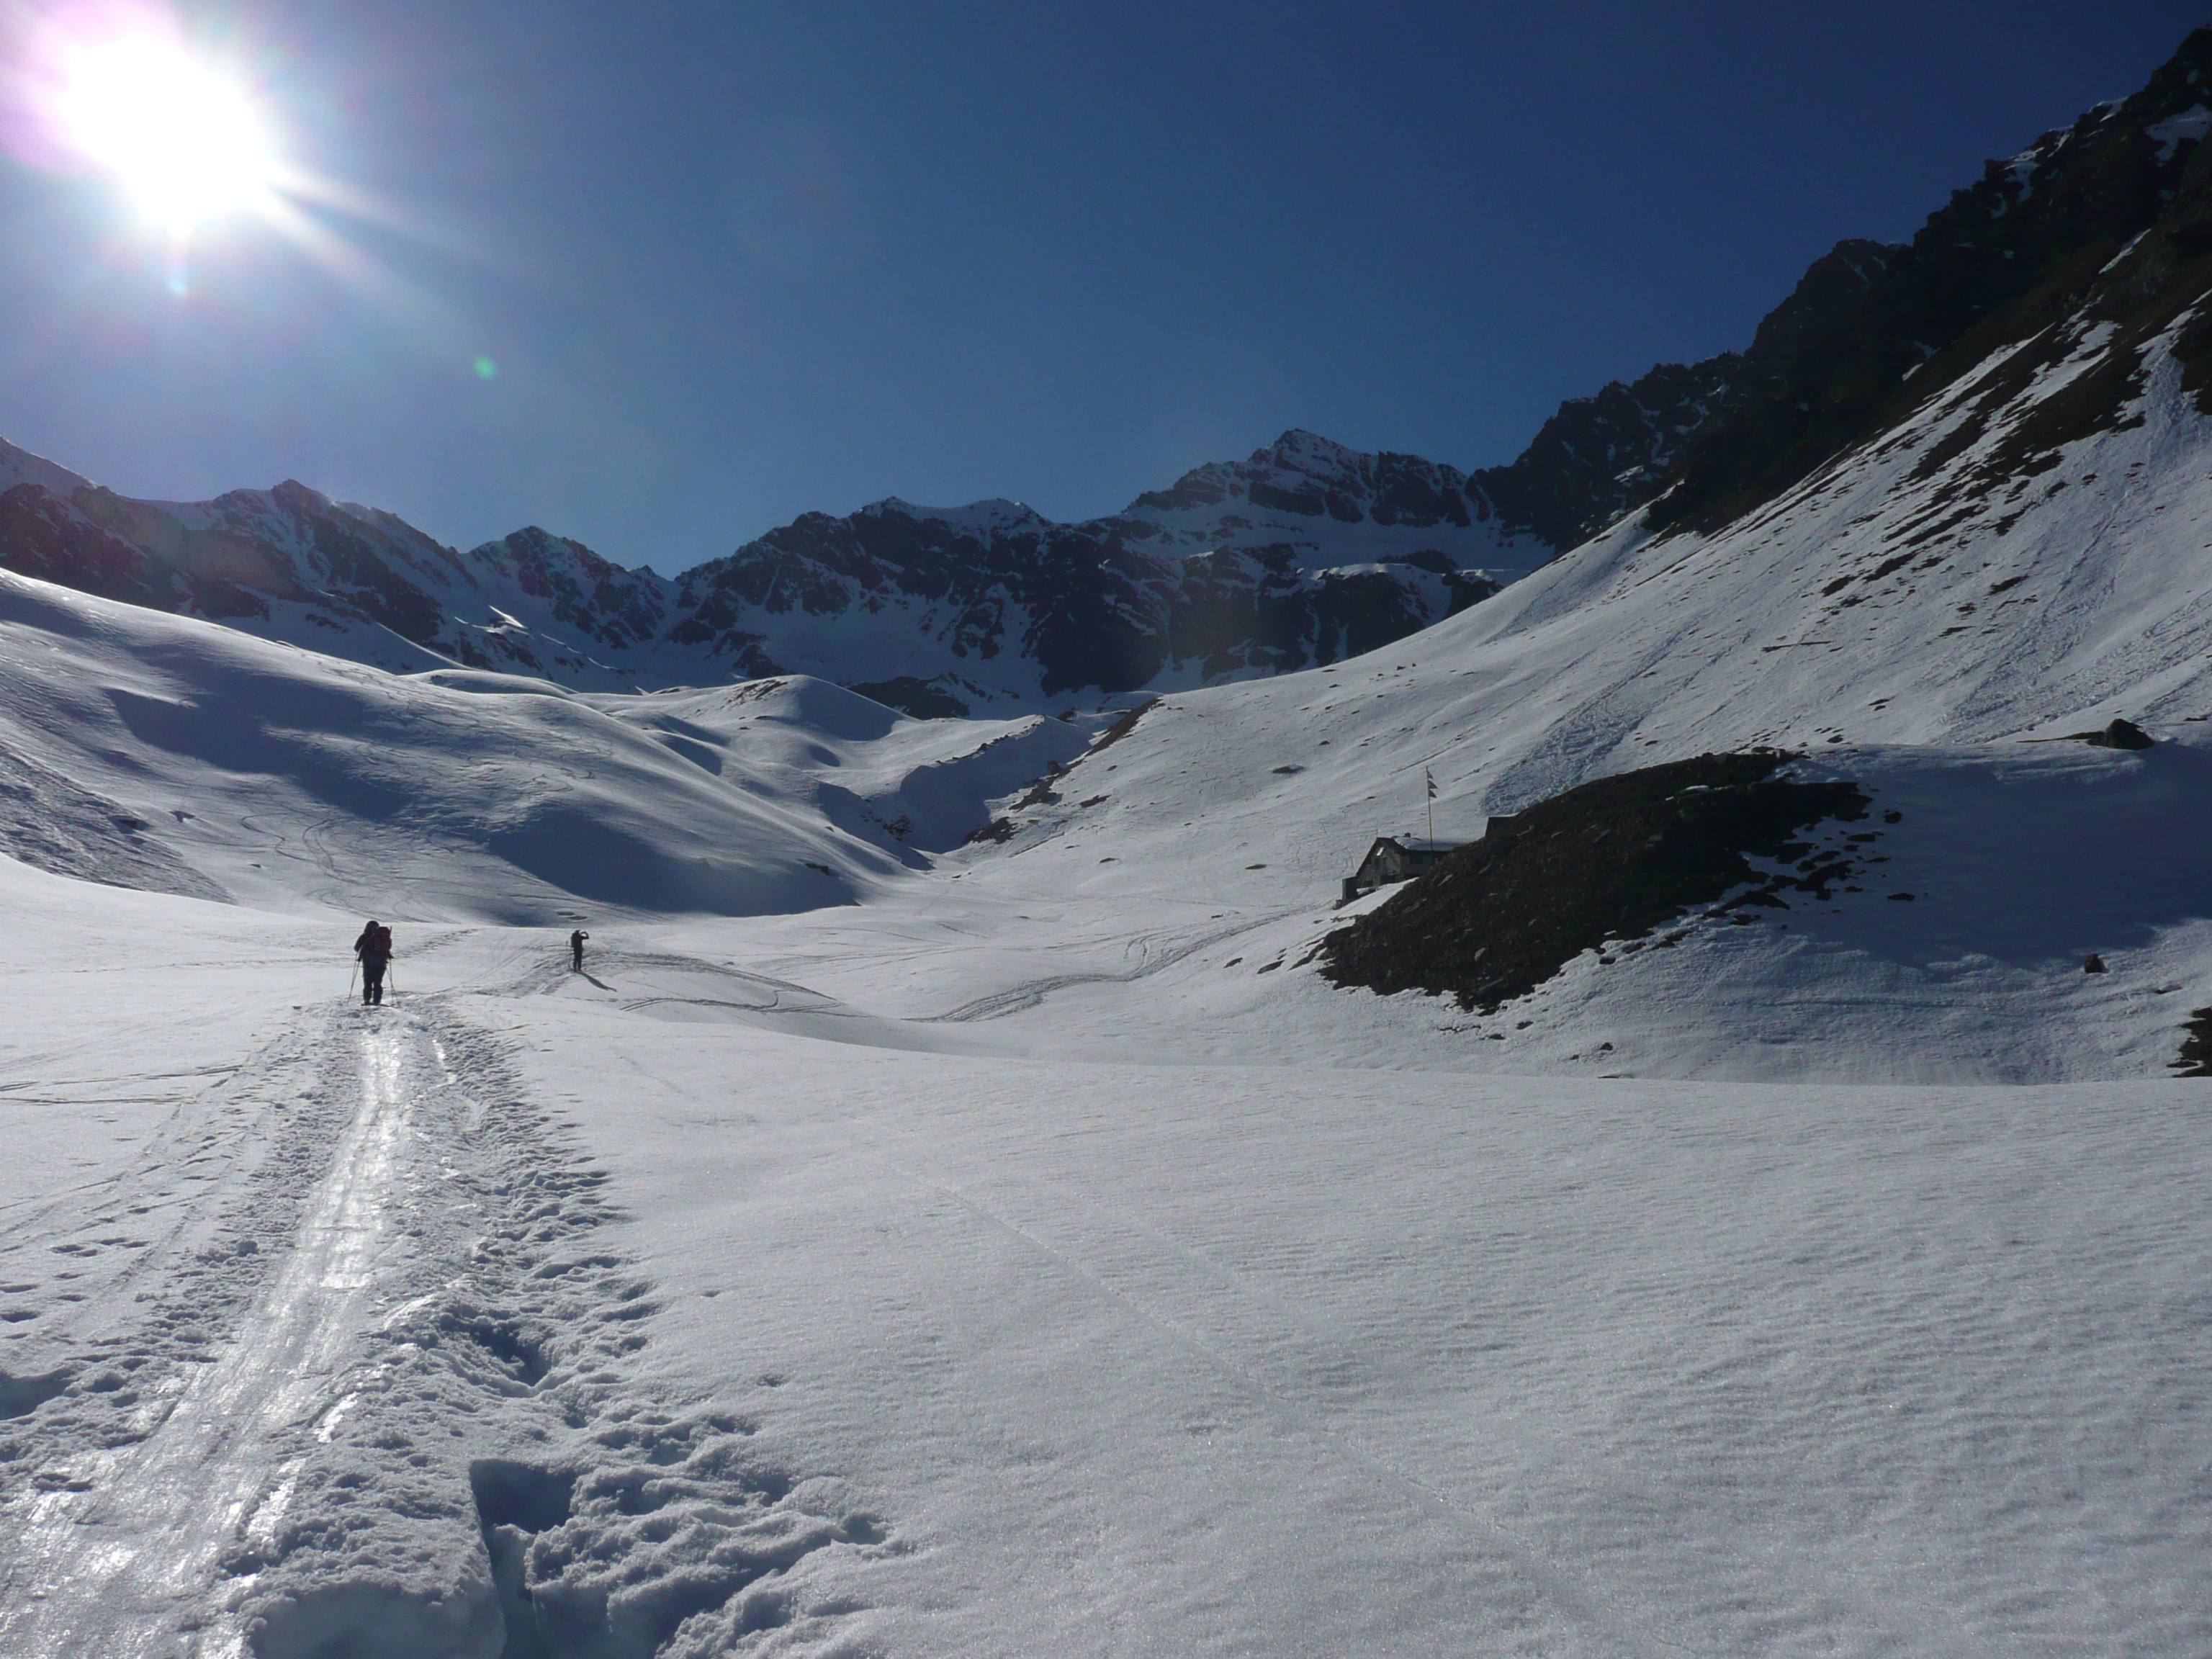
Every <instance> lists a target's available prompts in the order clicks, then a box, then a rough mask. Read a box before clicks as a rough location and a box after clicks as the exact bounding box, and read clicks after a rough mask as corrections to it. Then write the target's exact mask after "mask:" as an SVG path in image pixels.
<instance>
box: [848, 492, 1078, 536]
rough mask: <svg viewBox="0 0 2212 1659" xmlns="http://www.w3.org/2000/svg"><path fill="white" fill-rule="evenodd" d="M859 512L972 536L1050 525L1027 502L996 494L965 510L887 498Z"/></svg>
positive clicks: (976, 502)
mask: <svg viewBox="0 0 2212 1659" xmlns="http://www.w3.org/2000/svg"><path fill="white" fill-rule="evenodd" d="M860 511H861V512H862V513H872V514H874V515H876V516H878V517H891V518H900V519H914V520H936V521H937V522H939V523H940V524H949V525H951V526H952V527H953V528H954V529H956V530H958V531H960V532H963V534H966V535H969V536H990V535H995V534H998V533H1000V532H1004V531H1008V530H1017V529H1025V528H1030V527H1032V526H1044V525H1047V524H1049V523H1050V522H1051V520H1048V519H1047V518H1046V517H1045V516H1044V515H1043V514H1042V513H1039V512H1037V511H1036V509H1035V508H1034V507H1030V506H1029V505H1028V504H1027V503H1026V502H1024V501H1007V500H1006V498H1005V497H1004V496H997V495H994V496H993V497H991V498H990V499H989V500H988V501H969V503H967V505H965V506H964V507H917V506H916V505H915V503H914V502H912V501H901V500H900V499H899V498H898V497H897V496H896V495H886V496H884V499H883V500H881V501H871V502H869V503H868V504H867V505H866V507H862V508H861V509H860Z"/></svg>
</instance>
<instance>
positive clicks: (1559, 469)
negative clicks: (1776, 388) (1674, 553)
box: [1474, 240, 1897, 552]
mask: <svg viewBox="0 0 2212 1659" xmlns="http://www.w3.org/2000/svg"><path fill="white" fill-rule="evenodd" d="M1896 252H1897V250H1896V249H1894V248H1893V247H1891V246H1889V245H1888V244H1887V243H1883V242H1870V241H1864V240H1852V241H1844V242H1838V243H1837V244H1836V246H1834V248H1832V250H1831V251H1829V252H1826V253H1825V254H1823V255H1822V256H1821V257H1820V258H1818V259H1816V260H1814V262H1813V264H1812V267H1811V268H1810V269H1809V270H1807V271H1806V273H1805V275H1804V276H1802V278H1801V279H1800V280H1799V282H1798V283H1797V287H1796V290H1795V291H1794V292H1792V293H1791V295H1790V297H1789V298H1788V299H1787V300H1784V301H1783V302H1782V303H1781V304H1780V305H1779V306H1778V307H1775V308H1774V310H1772V311H1771V312H1770V313H1767V315H1766V317H1765V320H1763V321H1762V322H1761V323H1760V324H1759V331H1758V333H1757V334H1756V335H1755V336H1753V339H1752V343H1751V347H1750V349H1748V350H1747V351H1740V352H1738V351H1728V352H1723V353H1722V354H1721V355H1720V356H1717V357H1708V358H1706V359H1705V360H1704V361H1703V362H1695V363H1687V364H1684V363H1662V364H1660V365H1659V366H1658V367H1657V368H1654V369H1652V370H1651V371H1650V373H1649V374H1644V376H1643V377H1642V378H1640V379H1638V380H1634V381H1632V382H1630V383H1628V384H1626V385H1624V384H1622V383H1621V382H1620V381H1619V380H1615V381H1613V383H1612V384H1611V385H1610V386H1606V387H1605V388H1604V389H1603V390H1601V391H1600V392H1597V393H1596V394H1595V395H1594V396H1592V397H1588V398H1571V399H1569V400H1568V401H1567V402H1565V403H1564V404H1560V405H1559V412H1558V413H1557V414H1555V415H1553V416H1552V418H1551V419H1550V420H1548V421H1547V422H1544V425H1543V428H1542V429H1541V431H1539V432H1538V433H1537V434H1536V436H1535V439H1534V441H1532V442H1531V443H1530V444H1529V446H1528V448H1527V449H1526V450H1524V451H1522V453H1521V455H1520V457H1519V459H1516V460H1515V461H1514V462H1513V464H1512V465H1510V466H1502V467H1492V468H1489V469H1486V471H1480V472H1478V473H1476V474H1475V475H1474V483H1476V485H1477V486H1478V487H1479V488H1480V489H1482V490H1483V491H1485V492H1486V494H1487V495H1489V497H1490V498H1491V500H1492V501H1494V502H1495V503H1496V504H1497V507H1498V512H1499V513H1501V514H1502V515H1503V516H1504V520H1505V522H1506V523H1507V524H1508V525H1509V526H1512V527H1514V528H1516V529H1521V530H1525V531H1527V532H1528V533H1529V534H1530V535H1532V536H1534V538H1536V539H1537V540H1538V541H1541V542H1542V543H1543V544H1545V545H1547V547H1550V548H1552V549H1553V550H1555V551H1560V552H1564V551H1565V550H1566V549H1568V548H1570V547H1573V546H1576V545H1577V544H1580V543H1582V542H1583V541H1585V540H1587V539H1588V538H1589V537H1591V536H1593V535H1595V534H1596V533H1597V532H1599V531H1601V530H1602V529H1604V528H1605V527H1606V526H1607V525H1609V524H1611V523H1613V521H1614V520H1616V519H1618V518H1620V516H1621V515H1622V514H1623V513H1626V512H1628V511H1630V510H1631V509H1632V508H1634V507H1640V506H1642V505H1643V504H1644V502H1645V501H1650V499H1651V498H1652V497H1653V496H1654V495H1656V494H1657V493H1658V492H1659V489H1660V488H1661V487H1662V485H1663V484H1664V483H1666V481H1667V479H1668V477H1669V475H1671V474H1672V473H1673V471H1674V469H1675V468H1676V467H1677V466H1678V465H1680V463H1681V461H1682V460H1683V459H1684V458H1685V456H1686V455H1687V454H1688V453H1689V452H1690V450H1691V449H1692V447H1694V446H1695V445H1696V444H1697V443H1698V442H1699V440H1701V439H1702V438H1704V437H1705V435H1706V434H1708V433H1709V432H1711V431H1712V430H1713V429H1714V428H1715V427H1716V425H1717V423H1718V422H1720V421H1721V420H1722V419H1723V417H1724V416H1728V415H1729V414H1731V413H1733V412H1734V411H1735V410H1737V409H1739V408H1741V406H1742V405H1743V404H1745V403H1746V402H1747V400H1748V399H1750V398H1752V396H1753V394H1754V393H1755V392H1758V391H1759V388H1760V387H1761V386H1764V385H1765V383H1766V382H1768V381H1769V380H1771V379H1772V378H1773V377H1774V376H1775V375H1777V374H1780V373H1781V372H1782V371H1783V370H1784V369H1785V368H1788V367H1789V366H1790V363H1791V362H1794V361H1795V360H1796V356H1797V355H1798V353H1799V352H1801V351H1802V350H1803V349H1805V348H1806V347H1807V346H1808V345H1809V344H1810V343H1812V342H1813V341H1814V340H1815V339H1817V338H1819V337H1820V336H1821V335H1823V334H1825V333H1826V331H1828V330H1829V329H1831V328H1832V327H1834V326H1835V325H1837V324H1838V322H1840V321H1841V320H1842V319H1844V317H1846V316H1847V315H1849V314H1850V312H1851V311H1852V310H1853V308H1854V307H1857V305H1858V303H1859V301H1861V300H1862V299H1863V298H1864V297H1865V295H1866V293H1867V290H1868V289H1869V285H1870V284H1871V283H1873V282H1874V281H1875V279H1876V278H1878V277H1879V276H1881V273H1882V272H1883V270H1886V269H1887V266H1888V264H1889V261H1890V259H1891V258H1893V256H1894V255H1895V253H1896Z"/></svg>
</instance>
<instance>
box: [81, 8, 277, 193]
mask: <svg viewBox="0 0 2212 1659" xmlns="http://www.w3.org/2000/svg"><path fill="white" fill-rule="evenodd" d="M55 106H56V111H57V113H58V116H59V118H60V121H61V126H62V136H63V137H64V139H65V141H66V142H67V143H69V144H70V146H71V147H72V148H73V149H76V151H77V152H78V153H79V154H81V155H83V156H84V158H85V159H86V160H87V161H91V162H92V163H94V165H95V166H97V167H101V168H104V169H105V170H106V171H107V172H109V173H112V174H113V175H114V177H115V179H116V180H117V181H118V183H119V184H120V185H122V186H123V188H124V190H125V192H126V193H127V194H128V195H129V196H130V197H131V200H132V201H133V202H134V203H135V204H137V207H138V209H139V210H140V211H141V212H143V214H144V215H145V216H147V217H148V218H149V219H150V220H152V221H154V222H155V223H157V224H160V225H161V226H163V227H165V228H167V229H169V230H172V231H179V232H181V231H187V230H190V229H191V228H193V227H194V226H196V225H197V224H199V223H200V222H203V221H204V220H208V219H212V218H216V217H220V216H223V215H225V214H228V213H234V212H237V211H239V210H241V209H251V208H255V207H258V206H261V205H264V204H265V202H266V200H267V198H268V196H269V192H270V186H271V185H273V184H274V182H275V179H276V165H275V160H274V157H273V156H272V155H271V154H270V147H269V139H268V135H267V133H266V132H265V131H264V129H263V126H262V123H261V121H260V118H258V114H257V113H256V112H255V110H254V108H253V106H252V102H251V100H249V99H248V98H247V97H246V94H245V93H244V92H243V91H242V90H241V89H240V88H239V87H237V86H236V85H234V83H232V82H229V81H228V80H226V79H225V78H224V77H223V76H222V75H221V74H220V73H218V72H216V71H215V70H211V69H210V68H209V67H208V66H206V65H205V64H200V63H197V62H195V61H194V60H193V58H191V54H190V53H189V52H186V51H185V49H184V47H183V46H182V44H181V43H180V42H178V41H175V40H165V39H162V38H161V37H160V36H158V35H154V34H146V35H140V36H137V37H136V38H130V37H125V38H124V39H120V40H111V41H106V42H102V43H100V44H97V45H94V46H88V47H86V48H84V49H82V50H80V51H79V52H75V53H73V54H72V55H71V56H70V58H68V59H66V60H65V62H64V79H63V82H62V84H61V86H60V88H58V97H57V98H56V100H55Z"/></svg>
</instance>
